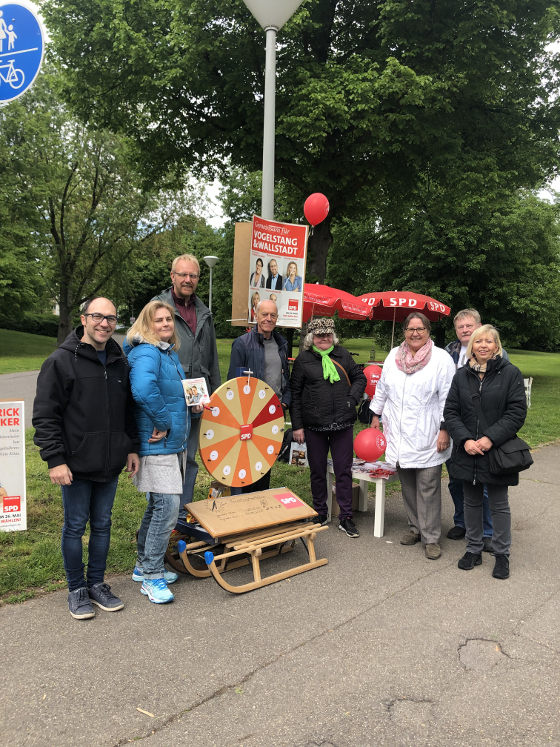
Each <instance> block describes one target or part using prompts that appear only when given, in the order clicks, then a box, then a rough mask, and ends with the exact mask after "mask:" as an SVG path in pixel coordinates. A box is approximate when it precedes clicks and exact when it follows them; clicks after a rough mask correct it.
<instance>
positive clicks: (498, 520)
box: [463, 480, 511, 555]
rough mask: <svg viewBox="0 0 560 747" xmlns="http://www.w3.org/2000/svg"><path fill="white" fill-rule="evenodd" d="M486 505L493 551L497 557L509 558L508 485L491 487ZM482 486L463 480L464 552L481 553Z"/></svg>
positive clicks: (509, 519)
mask: <svg viewBox="0 0 560 747" xmlns="http://www.w3.org/2000/svg"><path fill="white" fill-rule="evenodd" d="M486 487H487V488H488V502H489V504H490V513H491V514H492V527H493V535H492V549H493V550H494V552H495V553H496V554H498V555H509V548H510V545H511V511H510V508H509V501H508V489H507V485H490V483H487V484H486ZM483 491H484V485H483V484H482V483H479V482H477V483H476V484H475V485H473V484H472V482H469V481H467V480H463V494H464V496H465V528H466V530H467V535H466V536H467V552H473V553H479V552H482V548H483V547H484V543H483V541H482V531H483V528H482V517H483V514H482V498H483Z"/></svg>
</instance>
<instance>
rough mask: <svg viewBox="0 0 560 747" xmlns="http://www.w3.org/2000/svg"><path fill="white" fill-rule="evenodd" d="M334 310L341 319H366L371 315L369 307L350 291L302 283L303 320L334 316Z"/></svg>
mask: <svg viewBox="0 0 560 747" xmlns="http://www.w3.org/2000/svg"><path fill="white" fill-rule="evenodd" d="M335 311H338V315H339V317H341V319H368V318H369V317H370V315H371V307H370V306H369V305H368V304H367V303H364V302H363V301H361V300H360V299H359V298H356V296H353V295H352V294H351V293H347V292H346V291H343V290H337V289H336V288H330V287H329V286H328V285H319V284H318V283H305V284H304V286H303V321H304V322H308V321H309V319H310V318H311V317H312V316H334V313H335Z"/></svg>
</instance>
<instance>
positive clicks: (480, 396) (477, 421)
mask: <svg viewBox="0 0 560 747" xmlns="http://www.w3.org/2000/svg"><path fill="white" fill-rule="evenodd" d="M477 375H478V374H474V376H477ZM483 381H484V379H480V384H479V385H478V398H479V399H480V406H481V407H482V382H483ZM478 426H479V420H478V415H477V416H476V434H475V435H476V440H477V441H478ZM476 460H477V457H476V455H475V457H474V475H473V481H472V484H473V485H476V464H477V461H476Z"/></svg>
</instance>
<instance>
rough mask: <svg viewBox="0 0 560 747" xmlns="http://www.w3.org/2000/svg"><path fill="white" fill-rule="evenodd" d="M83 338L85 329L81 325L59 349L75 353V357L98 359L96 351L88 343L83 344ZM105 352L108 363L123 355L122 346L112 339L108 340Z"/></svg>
mask: <svg viewBox="0 0 560 747" xmlns="http://www.w3.org/2000/svg"><path fill="white" fill-rule="evenodd" d="M83 336H84V327H83V324H80V326H79V327H76V329H73V330H72V332H70V334H69V335H68V337H67V338H66V339H65V340H64V342H63V343H61V345H59V349H60V350H68V351H69V352H71V353H74V355H85V356H86V357H88V358H92V359H97V351H96V349H95V348H94V347H93V345H90V344H89V343H88V342H82V337H83ZM105 350H106V352H107V360H108V361H110V360H115V359H116V358H120V357H121V356H122V355H123V352H122V350H121V346H120V345H119V343H118V342H117V341H116V340H113V338H112V337H110V338H109V339H108V340H107V343H106V345H105Z"/></svg>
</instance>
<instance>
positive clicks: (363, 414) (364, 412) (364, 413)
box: [358, 399, 373, 425]
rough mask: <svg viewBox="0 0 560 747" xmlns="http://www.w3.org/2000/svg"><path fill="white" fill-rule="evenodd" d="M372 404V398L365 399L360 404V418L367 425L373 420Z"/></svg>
mask: <svg viewBox="0 0 560 747" xmlns="http://www.w3.org/2000/svg"><path fill="white" fill-rule="evenodd" d="M370 405H371V400H370V399H363V400H362V401H361V402H360V404H359V406H358V420H359V421H360V423H364V424H365V425H371V421H372V420H373V412H372V411H371V410H370V409H369V406H370Z"/></svg>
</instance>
